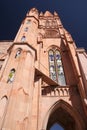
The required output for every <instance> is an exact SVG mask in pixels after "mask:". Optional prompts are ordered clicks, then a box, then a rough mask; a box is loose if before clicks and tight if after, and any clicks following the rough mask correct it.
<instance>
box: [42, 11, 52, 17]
mask: <svg viewBox="0 0 87 130" xmlns="http://www.w3.org/2000/svg"><path fill="white" fill-rule="evenodd" d="M44 16H51V17H52V16H53V15H52V14H51V13H50V12H49V11H46V12H45V14H44Z"/></svg>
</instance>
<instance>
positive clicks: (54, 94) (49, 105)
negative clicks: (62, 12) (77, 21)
mask: <svg viewBox="0 0 87 130" xmlns="http://www.w3.org/2000/svg"><path fill="white" fill-rule="evenodd" d="M55 124H58V125H60V126H61V127H62V128H63V129H64V130H87V53H86V51H85V49H84V48H77V47H76V44H75V42H74V40H73V39H72V37H71V35H70V33H69V32H68V31H66V29H65V28H64V27H63V25H62V23H61V20H60V18H59V16H58V14H57V13H56V12H54V14H51V13H50V12H49V11H46V12H45V13H43V12H41V13H39V12H38V10H37V9H35V8H33V9H31V10H30V11H29V12H28V13H27V14H26V17H25V19H24V20H23V22H22V23H21V26H20V28H19V30H18V33H17V35H16V37H15V39H14V40H13V41H0V128H1V130H51V128H52V126H53V125H55Z"/></svg>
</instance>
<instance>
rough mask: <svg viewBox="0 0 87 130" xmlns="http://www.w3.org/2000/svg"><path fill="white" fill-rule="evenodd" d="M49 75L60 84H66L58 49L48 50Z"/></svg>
mask: <svg viewBox="0 0 87 130" xmlns="http://www.w3.org/2000/svg"><path fill="white" fill-rule="evenodd" d="M49 68H50V69H49V70H50V77H51V79H53V80H54V81H56V82H58V83H59V84H60V85H66V82H65V76H64V70H63V65H62V59H61V54H60V52H59V51H58V50H49Z"/></svg>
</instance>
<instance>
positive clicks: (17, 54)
mask: <svg viewBox="0 0 87 130" xmlns="http://www.w3.org/2000/svg"><path fill="white" fill-rule="evenodd" d="M21 51H22V49H21V48H19V49H18V50H17V52H16V55H15V58H17V57H19V56H20V54H21Z"/></svg>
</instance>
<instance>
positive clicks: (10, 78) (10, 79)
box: [7, 68, 15, 83]
mask: <svg viewBox="0 0 87 130" xmlns="http://www.w3.org/2000/svg"><path fill="white" fill-rule="evenodd" d="M14 76H15V69H14V68H13V69H11V70H10V73H9V76H8V80H7V83H12V82H13V81H14Z"/></svg>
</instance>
